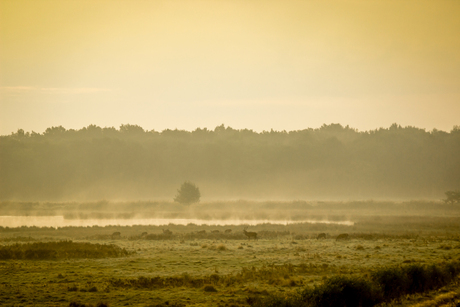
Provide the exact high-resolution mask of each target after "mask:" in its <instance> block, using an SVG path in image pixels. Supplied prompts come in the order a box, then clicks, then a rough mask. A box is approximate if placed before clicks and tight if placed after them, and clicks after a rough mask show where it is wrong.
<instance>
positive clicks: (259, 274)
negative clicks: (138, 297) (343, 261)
mask: <svg viewBox="0 0 460 307" xmlns="http://www.w3.org/2000/svg"><path fill="white" fill-rule="evenodd" d="M315 270H321V271H323V270H324V268H321V267H318V266H316V265H306V264H303V265H298V266H295V265H292V264H283V265H269V266H266V265H265V266H262V267H260V268H256V267H248V268H246V267H243V268H242V269H241V271H239V272H238V273H235V274H226V275H219V274H211V275H205V276H191V275H189V274H182V275H181V276H175V277H163V276H156V277H144V276H141V277H138V278H112V279H109V283H110V285H111V286H112V287H116V288H135V289H160V288H167V287H191V288H201V287H205V286H209V285H212V286H222V287H228V286H232V285H241V284H244V283H246V282H248V281H263V282H268V283H269V284H273V285H289V286H291V287H294V286H297V283H296V282H295V281H293V280H292V279H291V276H295V275H296V274H297V273H306V272H314V271H315Z"/></svg>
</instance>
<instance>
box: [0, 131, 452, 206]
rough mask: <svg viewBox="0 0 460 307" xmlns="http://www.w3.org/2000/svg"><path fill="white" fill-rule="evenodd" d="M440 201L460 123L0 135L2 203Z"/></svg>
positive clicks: (448, 183)
mask: <svg viewBox="0 0 460 307" xmlns="http://www.w3.org/2000/svg"><path fill="white" fill-rule="evenodd" d="M184 181H191V182H194V183H196V184H197V186H199V187H200V191H201V194H202V197H203V199H204V200H205V199H229V198H231V199H274V198H276V199H344V200H348V199H369V198H375V199H379V198H392V199H407V198H412V199H414V198H415V199H420V198H435V199H441V198H442V196H443V195H444V192H445V191H447V190H456V189H458V188H459V187H460V127H459V126H455V127H454V128H453V129H452V130H451V131H450V132H445V131H439V130H432V131H426V130H425V129H420V128H416V127H401V126H400V125H397V124H393V125H391V126H390V127H389V128H380V129H376V130H371V131H358V130H356V129H353V128H350V127H348V126H346V127H344V126H342V125H340V124H331V125H323V126H322V127H320V128H318V129H312V128H309V129H304V130H296V131H289V132H287V131H273V130H271V131H264V132H261V133H257V132H255V131H253V130H249V129H242V130H237V129H233V128H231V127H225V126H224V125H221V126H218V127H216V128H215V129H214V130H211V129H209V130H208V129H206V128H204V129H200V128H197V129H196V130H194V131H184V130H169V129H167V130H163V131H161V132H159V131H153V130H152V131H146V130H144V129H143V128H142V127H139V126H137V125H122V126H120V128H119V129H115V128H113V127H112V128H101V127H98V126H95V125H90V126H88V127H84V128H82V129H79V130H74V129H65V128H64V127H62V126H59V127H51V128H48V129H46V131H45V132H44V133H35V132H31V133H29V132H24V131H23V130H21V129H19V130H18V131H17V132H15V133H12V134H11V135H6V136H0V200H63V199H64V200H65V199H69V200H70V199H71V200H73V199H87V200H94V199H108V200H111V199H117V200H120V199H121V200H126V199H171V200H172V198H173V196H174V194H175V192H176V189H177V187H178V186H179V185H180V184H181V183H183V182H184Z"/></svg>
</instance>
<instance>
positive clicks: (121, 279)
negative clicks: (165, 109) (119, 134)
mask: <svg viewBox="0 0 460 307" xmlns="http://www.w3.org/2000/svg"><path fill="white" fill-rule="evenodd" d="M309 214H310V215H311V214H314V212H310V213H309ZM353 214H354V216H355V222H354V225H352V226H347V225H340V224H323V223H316V224H311V223H292V224H288V225H274V224H261V225H256V226H250V227H249V228H248V231H254V232H257V233H258V240H248V238H246V236H245V235H244V234H243V229H244V227H245V226H244V225H233V226H232V225H225V226H209V225H194V224H190V225H167V226H125V227H121V226H107V227H63V228H43V227H41V228H40V227H17V228H4V227H2V228H0V258H1V255H2V253H1V249H4V250H6V249H14V248H16V249H17V248H18V244H19V245H20V246H21V248H22V249H23V250H24V251H26V250H27V249H31V248H32V246H35V247H34V248H38V247H37V246H38V245H37V243H43V244H44V243H46V242H54V243H52V244H57V243H55V242H59V241H62V240H66V241H65V242H67V243H66V246H68V247H67V248H68V250H67V256H65V255H66V254H65V252H63V251H61V252H59V253H58V255H59V256H55V257H52V256H49V254H47V253H46V252H44V254H43V255H45V256H46V255H48V256H49V257H48V256H47V257H48V258H47V257H45V256H44V259H41V258H40V255H38V256H37V255H36V254H34V255H36V256H31V257H32V258H30V259H25V258H24V257H23V258H20V257H19V258H16V259H2V260H0V302H1V304H0V305H2V306H33V305H35V306H69V304H70V303H71V302H78V303H80V304H86V305H88V304H92V305H93V306H96V305H97V304H98V303H101V302H104V303H106V304H108V305H109V306H248V305H250V304H252V303H253V302H254V301H255V300H257V299H258V298H263V297H267V296H270V295H273V294H275V295H278V296H280V295H281V296H285V297H289V296H290V295H294V294H295V293H297V292H298V291H302V290H303V289H305V288H308V287H314V286H319V285H321V284H323V283H324V282H325V281H327V280H329V279H330V278H332V277H334V276H346V277H356V278H358V279H359V278H363V279H364V278H368V277H369V276H370V275H371V274H372V272H374V271H376V270H378V269H382V268H387V267H401V266H402V267H404V266H410V265H414V264H418V265H423V264H425V265H432V264H443V263H444V264H445V263H449V262H452V261H459V260H460V217H459V216H458V215H457V214H449V215H447V214H443V213H442V212H441V213H440V214H439V215H438V216H429V215H418V216H412V215H411V216H408V215H404V214H401V215H400V216H397V215H391V216H390V215H387V216H384V215H380V216H376V215H368V214H367V215H360V216H357V215H356V214H355V213H353ZM163 229H169V230H170V231H171V232H172V233H171V234H168V233H164V232H163ZM227 229H231V232H229V233H225V230H227ZM203 230H205V231H206V232H205V233H200V231H203ZM217 230H218V231H219V232H217ZM212 231H214V233H213V232H212ZM116 232H120V235H118V234H114V233H116ZM320 233H325V234H326V238H325V239H316V238H317V236H318V234H320ZM343 233H347V234H348V235H349V238H348V239H345V240H336V237H337V236H338V235H339V234H343ZM70 241H72V243H69V242H70ZM80 243H82V244H83V243H84V244H85V245H84V246H85V248H86V249H87V250H89V249H91V248H96V249H99V250H102V249H104V250H110V249H108V248H106V247H101V246H115V247H116V248H118V250H119V251H125V252H117V253H113V252H110V253H109V252H107V254H102V255H103V257H99V258H98V257H91V255H93V254H92V252H90V251H88V252H86V253H81V252H77V251H80V250H81V248H82V246H83V245H82V246H80V245H78V244H80ZM34 244H35V245H34ZM40 246H41V247H40V248H41V249H42V250H43V249H45V248H47V247H46V246H47V245H40ZM49 246H51V245H49ZM53 246H54V245H53ZM25 254H26V252H24V255H25ZM29 254H31V253H30V252H29ZM53 255H54V254H53ZM78 255H80V256H78ZM451 287H452V286H451ZM456 293H457V294H458V287H454V288H450V289H449V291H447V292H445V293H439V292H433V293H431V292H430V293H425V294H423V296H420V295H419V296H420V299H417V300H415V301H413V300H412V301H408V302H409V303H407V304H408V305H410V304H419V306H422V305H421V304H422V303H423V302H430V301H432V302H435V303H433V304H435V305H436V304H437V305H439V306H441V305H442V304H447V303H449V302H453V301H455V300H458V295H457V294H456ZM441 294H444V298H443V297H441V298H440V295H441ZM447 297H449V298H450V299H447ZM403 299H406V300H407V299H408V297H404V298H403ZM403 302H404V301H403V300H400V301H399V304H403ZM393 304H397V303H396V302H393ZM427 304H428V303H427ZM427 306H428V305H427ZM452 306H454V305H452Z"/></svg>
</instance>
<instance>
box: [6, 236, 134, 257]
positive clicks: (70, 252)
mask: <svg viewBox="0 0 460 307" xmlns="http://www.w3.org/2000/svg"><path fill="white" fill-rule="evenodd" d="M128 254H129V252H128V251H126V250H125V249H124V248H120V247H118V246H116V245H113V244H92V243H77V242H72V241H71V240H69V241H56V242H36V243H26V244H13V245H9V246H3V247H0V259H2V260H8V259H28V260H41V259H68V258H107V257H122V256H126V255H128Z"/></svg>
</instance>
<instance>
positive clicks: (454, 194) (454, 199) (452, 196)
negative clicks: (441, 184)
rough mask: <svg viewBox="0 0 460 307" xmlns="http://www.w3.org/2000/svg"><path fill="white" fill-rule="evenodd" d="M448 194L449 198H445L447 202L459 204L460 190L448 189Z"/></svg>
mask: <svg viewBox="0 0 460 307" xmlns="http://www.w3.org/2000/svg"><path fill="white" fill-rule="evenodd" d="M445 194H446V196H447V198H446V199H444V202H445V203H446V204H451V205H453V204H455V203H457V204H459V203H460V191H459V190H455V191H447V192H446V193H445Z"/></svg>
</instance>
